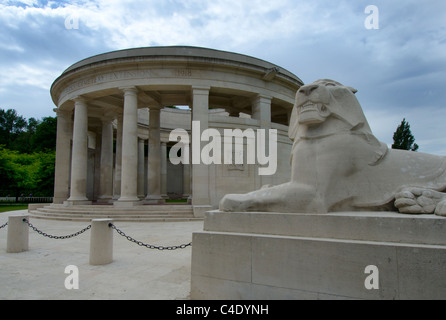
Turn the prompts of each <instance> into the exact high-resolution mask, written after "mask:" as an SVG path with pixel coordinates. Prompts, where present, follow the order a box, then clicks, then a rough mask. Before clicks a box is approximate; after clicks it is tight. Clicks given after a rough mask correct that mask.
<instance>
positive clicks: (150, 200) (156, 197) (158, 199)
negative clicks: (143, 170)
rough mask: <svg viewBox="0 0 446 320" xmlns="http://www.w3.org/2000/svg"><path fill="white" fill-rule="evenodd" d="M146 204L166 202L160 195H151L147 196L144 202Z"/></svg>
mask: <svg viewBox="0 0 446 320" xmlns="http://www.w3.org/2000/svg"><path fill="white" fill-rule="evenodd" d="M143 203H144V204H164V203H166V201H165V200H164V199H163V198H162V197H161V196H159V195H151V196H147V197H146V198H145V199H144V200H143Z"/></svg>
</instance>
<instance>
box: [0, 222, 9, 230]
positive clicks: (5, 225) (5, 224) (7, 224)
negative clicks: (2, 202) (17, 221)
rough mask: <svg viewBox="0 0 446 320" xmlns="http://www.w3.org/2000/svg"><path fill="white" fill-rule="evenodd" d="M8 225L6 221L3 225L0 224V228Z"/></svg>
mask: <svg viewBox="0 0 446 320" xmlns="http://www.w3.org/2000/svg"><path fill="white" fill-rule="evenodd" d="M7 225H8V223H7V222H6V223H5V224H4V225H2V226H0V229H3V228H4V227H6V226H7Z"/></svg>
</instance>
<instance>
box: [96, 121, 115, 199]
mask: <svg viewBox="0 0 446 320" xmlns="http://www.w3.org/2000/svg"><path fill="white" fill-rule="evenodd" d="M112 197H113V124H112V118H111V117H106V118H104V119H102V139H101V165H100V182H99V200H100V201H101V202H108V201H111V200H112Z"/></svg>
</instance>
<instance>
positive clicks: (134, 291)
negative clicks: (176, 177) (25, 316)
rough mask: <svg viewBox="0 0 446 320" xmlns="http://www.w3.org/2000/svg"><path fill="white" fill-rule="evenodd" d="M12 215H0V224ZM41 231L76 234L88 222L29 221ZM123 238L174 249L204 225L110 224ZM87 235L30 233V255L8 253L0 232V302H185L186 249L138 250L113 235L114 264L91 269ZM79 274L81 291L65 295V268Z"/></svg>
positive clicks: (188, 271)
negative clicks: (64, 237) (47, 236)
mask: <svg viewBox="0 0 446 320" xmlns="http://www.w3.org/2000/svg"><path fill="white" fill-rule="evenodd" d="M10 214H27V211H15V212H6V213H1V214H0V225H3V224H4V223H5V222H7V221H8V216H9V215H10ZM30 222H31V223H32V224H33V225H34V226H35V227H37V228H38V229H39V230H42V231H43V232H46V233H48V234H51V235H55V236H63V235H69V234H72V233H75V232H77V231H79V230H81V229H83V228H85V227H86V226H88V225H89V223H88V222H74V221H69V222H67V221H54V220H42V219H33V218H30ZM114 224H115V225H116V227H118V228H119V229H121V230H122V231H123V232H125V233H126V234H127V235H129V236H131V237H133V238H135V239H137V240H139V241H142V242H144V243H149V244H153V245H158V246H159V245H161V246H176V245H181V244H187V243H189V242H191V241H192V233H193V232H196V231H201V230H203V221H188V222H120V221H117V222H115V223H114ZM90 232H91V231H90V230H89V231H87V232H85V233H84V234H82V235H79V236H77V237H75V238H71V239H65V240H57V239H49V238H46V237H44V236H42V235H40V234H38V233H37V232H35V231H33V230H32V229H29V251H26V252H22V253H17V254H16V253H13V254H11V253H6V240H7V227H6V228H4V229H1V230H0V268H1V269H0V299H1V300H95V299H97V300H186V299H189V295H190V278H191V252H192V248H191V247H190V246H189V247H187V248H185V249H178V250H175V251H167V250H164V251H159V250H156V249H147V248H145V247H140V246H138V245H137V244H135V243H132V242H130V241H128V240H127V239H126V238H124V237H122V236H120V235H119V234H117V233H116V232H115V233H114V235H113V262H112V263H111V264H108V265H104V266H92V265H90V264H89V250H90ZM69 265H75V266H77V267H78V270H79V289H78V290H67V289H66V288H65V280H66V279H67V277H69V276H70V274H69V273H65V268H66V267H67V266H69Z"/></svg>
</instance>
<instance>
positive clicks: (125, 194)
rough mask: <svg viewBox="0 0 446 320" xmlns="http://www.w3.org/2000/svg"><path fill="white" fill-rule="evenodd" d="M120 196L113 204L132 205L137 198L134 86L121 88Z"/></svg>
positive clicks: (136, 113) (135, 91)
mask: <svg viewBox="0 0 446 320" xmlns="http://www.w3.org/2000/svg"><path fill="white" fill-rule="evenodd" d="M122 90H123V91H124V115H123V125H122V169H121V197H120V198H119V200H118V201H117V202H115V205H121V204H122V205H134V204H135V203H136V202H137V201H139V199H138V192H137V185H138V184H137V178H138V98H137V89H136V88H135V87H128V88H123V89H122Z"/></svg>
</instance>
